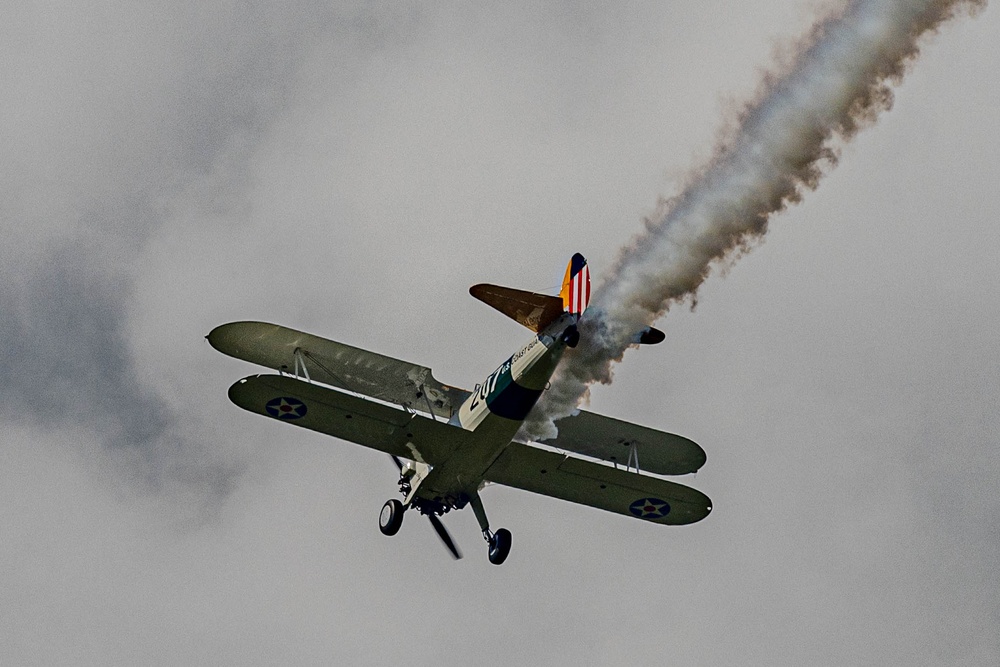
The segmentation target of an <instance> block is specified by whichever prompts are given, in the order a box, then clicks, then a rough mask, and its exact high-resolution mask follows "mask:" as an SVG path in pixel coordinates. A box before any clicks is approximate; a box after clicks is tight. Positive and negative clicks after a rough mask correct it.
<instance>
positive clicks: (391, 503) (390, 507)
mask: <svg viewBox="0 0 1000 667" xmlns="http://www.w3.org/2000/svg"><path fill="white" fill-rule="evenodd" d="M404 511H405V509H404V508H403V503H401V502H399V501H398V500H396V499H395V498H393V499H392V500H387V501H385V505H382V511H381V512H380V513H379V515H378V529H379V530H381V531H382V534H383V535H390V536H391V535H395V534H396V533H398V532H399V527H400V526H402V525H403V512H404Z"/></svg>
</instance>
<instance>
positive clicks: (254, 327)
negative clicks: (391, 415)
mask: <svg viewBox="0 0 1000 667" xmlns="http://www.w3.org/2000/svg"><path fill="white" fill-rule="evenodd" d="M208 342H209V343H211V344H212V347H214V348H215V349H217V350H219V351H220V352H222V353H224V354H228V355H229V356H231V357H236V358H237V359H243V360H244V361H249V362H251V363H255V364H260V365H261V366H265V367H267V368H272V369H274V370H276V371H279V372H281V373H287V374H294V375H296V376H299V377H306V378H308V379H311V380H315V381H317V382H322V383H323V384H327V385H331V386H333V387H340V388H341V389H346V390H348V391H353V392H356V393H359V394H363V395H365V396H371V397H372V398H377V399H380V400H383V401H387V402H389V403H396V404H397V405H402V406H405V407H408V408H411V409H414V410H420V411H422V412H429V413H432V414H434V415H435V416H436V417H441V418H443V419H446V420H447V419H450V418H451V416H452V414H453V413H454V412H455V411H456V410H458V408H459V406H460V405H461V404H462V402H463V401H464V400H465V399H466V397H467V396H468V395H469V392H467V391H465V390H463V389H458V388H456V387H450V386H448V385H446V384H442V383H441V382H439V381H438V380H437V379H436V378H435V377H434V376H433V374H432V373H431V369H430V368H427V367H426V366H419V365H417V364H413V363H410V362H408V361H401V360H399V359H393V358H392V357H388V356H386V355H384V354H378V353H376V352H369V351H368V350H362V349H361V348H357V347H352V346H350V345H345V344H344V343H338V342H336V341H332V340H328V339H326V338H321V337H319V336H314V335H312V334H308V333H303V332H301V331H296V330H294V329H289V328H287V327H283V326H280V325H277V324H268V323H267V322H232V323H230V324H223V325H222V326H219V327H216V328H215V329H213V330H212V332H211V333H210V334H208Z"/></svg>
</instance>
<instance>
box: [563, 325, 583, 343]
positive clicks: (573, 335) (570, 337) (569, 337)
mask: <svg viewBox="0 0 1000 667" xmlns="http://www.w3.org/2000/svg"><path fill="white" fill-rule="evenodd" d="M563 342H564V343H566V347H576V346H577V345H579V344H580V330H579V329H577V328H576V325H575V324H574V325H572V326H570V327H567V328H566V331H565V332H564V333H563Z"/></svg>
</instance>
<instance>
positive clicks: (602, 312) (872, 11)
mask: <svg viewBox="0 0 1000 667" xmlns="http://www.w3.org/2000/svg"><path fill="white" fill-rule="evenodd" d="M985 4H986V0H851V1H850V2H848V3H847V4H846V5H845V6H844V7H843V8H842V9H841V10H840V11H838V12H835V13H833V14H831V15H830V16H827V17H826V18H823V19H821V20H819V21H818V22H817V23H816V24H814V25H813V27H812V29H811V30H810V31H809V32H808V33H807V34H806V35H805V36H804V37H803V38H802V39H801V40H800V41H799V42H798V44H796V45H795V47H794V48H793V50H792V52H791V53H792V57H791V58H790V59H789V62H788V63H787V64H786V65H785V66H784V67H783V68H781V69H780V70H779V71H775V72H771V73H768V74H766V75H765V76H764V78H763V81H762V84H761V87H760V90H759V92H758V94H757V95H756V99H755V100H754V101H752V102H750V103H748V104H747V105H746V106H745V107H744V108H743V110H742V112H741V113H740V114H739V115H738V116H737V117H736V119H735V122H734V123H733V125H732V127H731V128H729V129H728V130H727V132H726V133H725V138H724V139H722V140H721V141H720V142H719V144H718V145H717V146H716V149H715V152H714V155H713V157H712V158H711V159H710V160H709V161H708V163H707V164H706V165H704V166H703V167H701V168H700V169H696V170H695V171H694V172H693V173H692V174H691V175H690V176H689V179H688V183H687V185H686V186H685V187H684V188H683V190H682V191H681V193H680V194H679V195H677V196H676V197H674V198H672V199H669V200H665V201H661V202H660V204H659V207H658V210H657V211H656V214H655V215H654V216H653V217H652V218H650V219H647V220H646V224H645V226H646V229H645V231H643V232H642V233H640V234H639V235H638V236H636V237H635V238H634V239H632V241H631V243H630V244H629V245H628V246H626V247H625V248H623V249H622V251H621V254H620V255H619V257H618V260H617V262H616V264H615V266H614V267H613V268H612V269H611V271H610V272H609V273H608V274H607V276H606V277H605V279H604V281H603V283H602V284H601V286H600V287H599V288H598V289H597V290H596V291H595V294H594V298H593V301H592V306H591V309H592V310H591V311H588V314H587V316H586V317H585V318H584V320H583V321H582V322H581V328H582V331H581V333H582V334H583V335H582V336H581V343H580V347H578V348H577V349H576V350H574V351H573V352H572V353H571V354H569V355H567V358H566V360H565V361H564V362H563V364H562V366H561V367H560V369H559V371H558V373H557V375H556V376H555V377H554V378H553V381H552V385H551V388H550V389H549V391H547V392H546V393H545V395H544V396H543V398H542V401H541V402H540V403H539V404H538V406H537V407H536V409H535V411H534V412H533V413H532V415H531V417H530V418H529V421H528V422H526V424H525V428H524V431H523V433H524V435H526V436H527V437H529V438H532V439H539V440H541V439H546V438H551V437H554V436H555V434H556V429H555V426H554V424H553V423H552V422H553V420H556V419H559V418H560V417H564V416H566V415H569V414H572V412H573V411H574V410H575V409H576V408H577V406H578V405H579V404H580V402H581V401H582V400H585V399H587V398H588V397H589V388H590V385H591V384H593V383H594V382H601V383H604V384H608V383H610V382H611V379H612V370H611V367H612V364H613V363H614V362H617V361H621V359H622V356H623V355H624V353H625V350H626V349H627V348H628V347H629V345H630V344H631V341H632V339H633V337H634V335H635V333H636V332H637V331H640V330H641V329H642V328H643V327H646V326H649V325H651V324H652V323H653V322H654V321H655V320H656V319H658V318H659V317H661V316H662V315H663V314H664V313H665V312H666V311H667V310H668V309H669V308H670V306H671V305H673V304H675V303H680V302H684V301H685V300H689V299H690V300H691V301H692V302H693V301H694V299H695V294H696V292H697V290H698V287H699V286H700V285H701V284H702V283H703V282H704V281H705V279H706V278H707V277H708V275H709V272H710V270H711V267H712V265H713V263H716V262H718V261H720V260H723V259H727V258H728V259H733V258H735V257H738V256H739V255H740V254H741V253H743V252H746V251H747V250H749V248H750V245H751V244H752V243H753V242H754V241H755V240H756V239H758V238H759V237H761V236H763V234H764V233H765V232H766V231H767V225H768V221H769V220H770V217H771V216H772V215H773V214H774V213H777V212H779V211H781V210H783V209H784V208H785V207H787V206H788V205H789V204H794V203H796V202H798V201H799V200H801V198H802V196H803V193H804V192H805V191H807V190H812V189H815V188H816V187H817V186H818V184H819V180H820V178H821V177H822V175H823V173H824V169H829V168H831V167H833V166H835V165H836V162H837V158H838V154H839V146H840V145H841V144H842V143H843V142H845V141H848V140H850V139H851V138H852V137H853V136H854V135H855V134H856V133H857V132H858V131H859V130H861V129H863V128H864V127H867V126H869V125H871V124H873V123H874V121H875V119H876V118H877V116H878V115H879V114H880V113H881V112H883V111H887V110H888V109H889V108H890V107H891V106H892V102H893V94H892V90H891V86H892V85H894V84H898V83H899V82H900V81H901V80H902V78H903V75H904V74H905V72H906V68H907V66H908V65H909V64H910V63H911V62H912V61H913V60H914V59H915V58H916V56H917V55H918V53H919V43H920V39H921V37H923V36H924V35H926V34H928V33H932V32H934V31H935V30H936V29H937V28H938V26H940V25H941V24H942V23H944V22H945V21H947V20H949V19H951V18H953V17H954V16H955V15H956V14H957V13H958V12H959V11H961V10H967V11H969V12H970V13H971V12H975V11H977V10H978V9H980V8H982V7H984V6H985Z"/></svg>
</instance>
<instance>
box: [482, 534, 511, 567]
mask: <svg viewBox="0 0 1000 667" xmlns="http://www.w3.org/2000/svg"><path fill="white" fill-rule="evenodd" d="M486 542H487V544H489V545H490V562H491V563H493V564H494V565H501V564H502V563H503V562H504V561H505V560H507V554H509V553H510V531H509V530H507V529H506V528H501V529H500V530H498V531H497V532H495V533H493V536H492V537H487V538H486Z"/></svg>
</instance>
